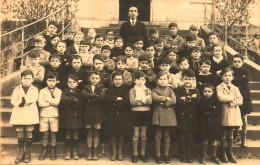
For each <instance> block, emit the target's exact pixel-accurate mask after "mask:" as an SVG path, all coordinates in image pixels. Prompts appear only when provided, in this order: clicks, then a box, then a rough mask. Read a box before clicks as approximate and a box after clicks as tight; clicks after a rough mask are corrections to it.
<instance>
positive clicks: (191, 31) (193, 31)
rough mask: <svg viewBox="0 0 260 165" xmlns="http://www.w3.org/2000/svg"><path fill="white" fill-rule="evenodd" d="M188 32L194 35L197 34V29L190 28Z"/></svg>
mask: <svg viewBox="0 0 260 165" xmlns="http://www.w3.org/2000/svg"><path fill="white" fill-rule="evenodd" d="M190 34H192V35H194V36H195V37H196V36H198V34H199V30H198V29H196V30H195V29H191V30H190Z"/></svg>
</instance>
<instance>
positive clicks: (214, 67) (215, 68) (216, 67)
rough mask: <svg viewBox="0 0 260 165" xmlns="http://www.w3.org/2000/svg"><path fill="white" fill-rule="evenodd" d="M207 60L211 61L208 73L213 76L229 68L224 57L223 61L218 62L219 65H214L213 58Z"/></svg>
mask: <svg viewBox="0 0 260 165" xmlns="http://www.w3.org/2000/svg"><path fill="white" fill-rule="evenodd" d="M209 59H210V61H211V68H210V72H211V73H213V74H217V71H220V70H223V69H225V68H226V67H228V66H229V64H228V61H227V60H226V59H225V57H223V60H222V61H220V62H219V63H216V62H215V61H214V60H213V56H211V57H209Z"/></svg>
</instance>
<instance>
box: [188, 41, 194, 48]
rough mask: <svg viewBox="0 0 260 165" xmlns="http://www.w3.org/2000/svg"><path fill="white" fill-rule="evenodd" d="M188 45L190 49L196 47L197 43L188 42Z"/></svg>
mask: <svg viewBox="0 0 260 165" xmlns="http://www.w3.org/2000/svg"><path fill="white" fill-rule="evenodd" d="M186 45H187V47H188V48H193V47H194V46H195V45H196V41H195V40H194V41H187V42H186Z"/></svg>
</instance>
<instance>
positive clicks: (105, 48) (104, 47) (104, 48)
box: [101, 45, 111, 52]
mask: <svg viewBox="0 0 260 165" xmlns="http://www.w3.org/2000/svg"><path fill="white" fill-rule="evenodd" d="M103 50H109V51H110V52H111V48H110V46H109V45H103V46H102V48H101V52H102V51H103Z"/></svg>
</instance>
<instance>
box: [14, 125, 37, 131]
mask: <svg viewBox="0 0 260 165" xmlns="http://www.w3.org/2000/svg"><path fill="white" fill-rule="evenodd" d="M14 128H15V131H33V130H34V126H33V125H14Z"/></svg>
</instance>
